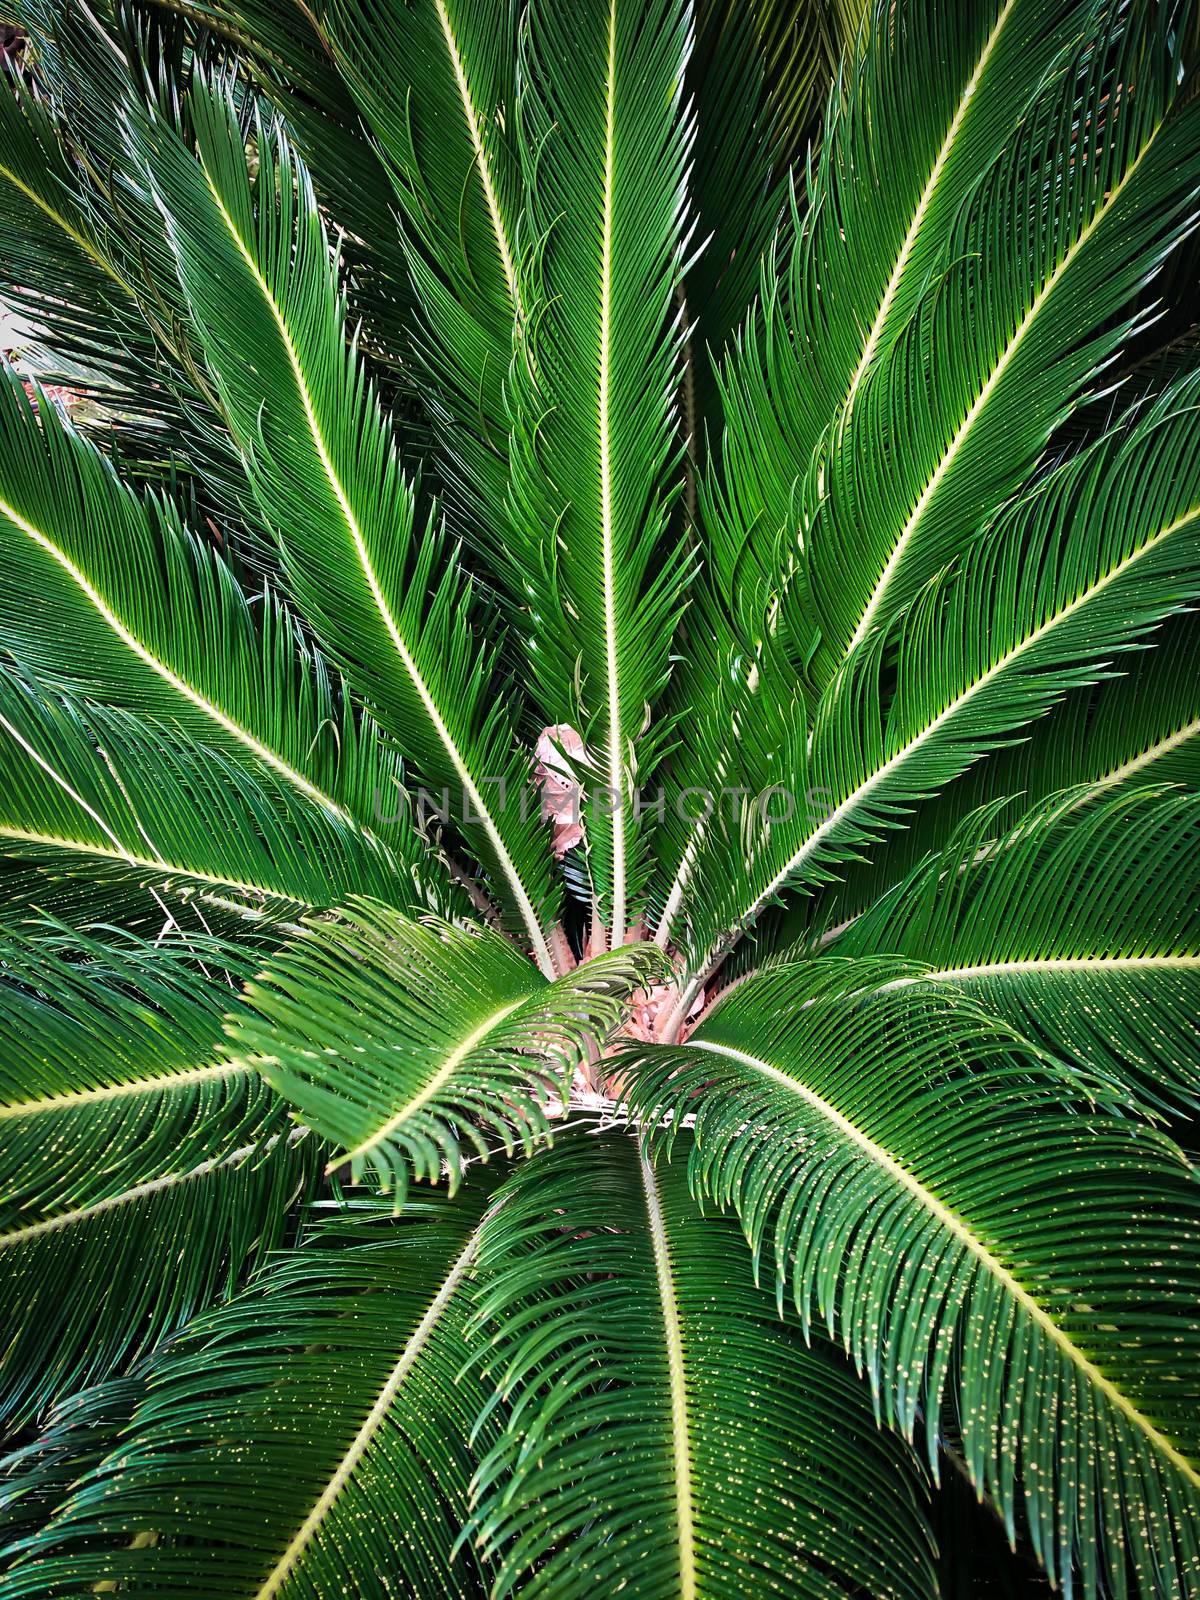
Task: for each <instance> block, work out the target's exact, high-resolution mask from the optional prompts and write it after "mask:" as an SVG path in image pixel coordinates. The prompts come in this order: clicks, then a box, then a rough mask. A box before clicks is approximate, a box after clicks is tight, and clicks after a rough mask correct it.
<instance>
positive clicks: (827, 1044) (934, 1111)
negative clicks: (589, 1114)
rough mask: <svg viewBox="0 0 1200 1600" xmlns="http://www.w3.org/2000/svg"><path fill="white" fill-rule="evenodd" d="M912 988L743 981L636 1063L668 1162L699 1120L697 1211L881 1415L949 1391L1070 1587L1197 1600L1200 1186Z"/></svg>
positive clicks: (812, 967)
mask: <svg viewBox="0 0 1200 1600" xmlns="http://www.w3.org/2000/svg"><path fill="white" fill-rule="evenodd" d="M897 975H903V968H901V969H899V973H898V971H897V968H896V966H895V965H894V964H893V965H891V966H889V964H888V963H887V962H886V961H883V962H875V963H872V962H870V961H869V960H864V961H860V962H844V963H843V962H835V961H833V959H832V958H830V959H829V960H826V961H818V962H810V963H804V964H801V965H799V966H795V967H786V968H781V969H779V970H778V971H776V972H775V973H773V974H769V975H763V976H760V977H759V978H757V979H753V980H751V981H749V982H747V983H744V984H742V985H741V986H740V987H739V988H738V989H736V990H735V991H734V992H733V993H731V994H730V995H729V997H728V999H727V1000H725V1001H724V1002H723V1003H722V1004H720V1005H719V1006H718V1007H717V1009H716V1010H715V1011H714V1012H713V1014H712V1016H711V1017H710V1018H709V1019H708V1020H707V1021H706V1022H704V1023H703V1024H702V1025H701V1026H700V1027H699V1028H698V1029H697V1030H696V1032H695V1034H694V1035H693V1036H692V1037H691V1039H690V1040H689V1041H688V1044H687V1046H685V1047H684V1048H682V1049H674V1050H671V1049H663V1048H661V1047H659V1048H654V1047H646V1048H644V1049H641V1050H639V1055H640V1057H641V1067H640V1069H639V1070H638V1073H637V1078H636V1083H635V1086H634V1090H633V1094H634V1099H635V1102H636V1104H637V1105H638V1107H639V1108H640V1110H641V1111H642V1113H643V1114H644V1115H645V1116H646V1118H647V1119H648V1124H649V1126H651V1127H653V1126H654V1124H655V1123H656V1122H657V1121H658V1119H659V1118H660V1117H663V1116H665V1117H666V1118H667V1133H666V1135H665V1138H666V1143H667V1145H668V1147H669V1143H670V1129H671V1127H673V1126H675V1125H677V1123H678V1121H679V1120H681V1119H682V1118H683V1117H684V1116H685V1115H686V1116H687V1117H689V1118H694V1127H695V1147H694V1151H693V1152H692V1154H691V1156H690V1161H689V1166H690V1174H691V1179H692V1184H693V1188H694V1190H695V1192H696V1193H697V1194H698V1195H700V1196H702V1197H711V1198H713V1199H714V1200H716V1201H718V1202H719V1203H720V1204H722V1205H728V1206H732V1207H733V1208H734V1209H736V1211H737V1212H738V1214H739V1216H740V1218H741V1220H742V1224H743V1227H744V1229H745V1232H746V1235H747V1238H748V1239H749V1241H750V1244H751V1246H752V1248H753V1250H754V1253H755V1256H756V1258H760V1259H763V1260H765V1262H766V1263H767V1265H768V1270H770V1267H771V1264H772V1263H773V1267H774V1278H775V1284H776V1290H777V1293H778V1295H779V1297H780V1299H781V1301H782V1300H783V1299H785V1298H786V1299H794V1300H795V1302H796V1305H797V1308H798V1309H799V1310H800V1312H801V1314H802V1316H803V1317H804V1320H805V1325H806V1326H807V1325H808V1323H809V1322H810V1320H812V1319H815V1318H817V1317H819V1318H820V1320H822V1321H823V1322H824V1323H825V1325H826V1326H827V1328H828V1329H829V1331H830V1332H831V1333H833V1334H835V1335H836V1336H837V1337H838V1338H839V1339H840V1340H841V1341H842V1343H843V1344H844V1345H845V1348H846V1349H847V1350H848V1351H849V1352H850V1354H851V1355H852V1356H853V1358H854V1360H855V1362H856V1364H857V1365H858V1367H859V1368H860V1370H862V1371H863V1372H864V1373H865V1374H866V1375H867V1376H868V1377H869V1379H870V1382H871V1387H872V1390H873V1392H874V1394H875V1396H876V1402H877V1405H878V1407H879V1409H880V1411H881V1412H882V1413H883V1415H884V1416H885V1417H887V1418H888V1419H891V1420H894V1421H896V1422H897V1423H898V1424H899V1425H900V1427H901V1428H902V1429H903V1430H904V1431H905V1432H906V1433H909V1434H911V1432H912V1430H913V1427H914V1425H915V1422H916V1419H917V1415H918V1410H919V1409H921V1410H924V1411H925V1413H926V1414H936V1411H937V1408H938V1406H939V1404H940V1402H941V1399H942V1396H943V1394H946V1393H949V1394H950V1395H952V1396H953V1398H954V1402H955V1404H956V1408H957V1413H958V1418H959V1425H960V1427H961V1431H962V1442H963V1449H964V1456H965V1460H966V1462H967V1465H968V1468H969V1470H970V1473H971V1476H972V1480H973V1481H974V1483H975V1484H976V1485H977V1487H978V1488H979V1489H980V1490H985V1491H986V1492H987V1493H989V1494H990V1495H991V1496H992V1497H993V1498H994V1499H995V1500H996V1502H997V1503H998V1505H999V1506H1000V1507H1001V1509H1002V1511H1003V1513H1004V1516H1005V1519H1006V1524H1007V1527H1008V1530H1009V1534H1010V1537H1013V1536H1014V1530H1015V1527H1016V1522H1017V1517H1018V1513H1020V1515H1021V1516H1022V1517H1023V1518H1025V1519H1026V1521H1027V1525H1028V1529H1029V1535H1030V1538H1031V1540H1032V1542H1033V1548H1034V1549H1035V1551H1036V1552H1037V1555H1038V1558H1039V1560H1041V1561H1042V1563H1043V1564H1044V1565H1045V1567H1046V1569H1047V1571H1048V1572H1049V1574H1050V1576H1051V1578H1052V1579H1055V1580H1056V1581H1057V1582H1059V1583H1061V1584H1063V1585H1064V1586H1065V1585H1067V1583H1068V1582H1074V1581H1075V1580H1074V1578H1073V1572H1075V1573H1076V1574H1077V1579H1078V1584H1079V1592H1081V1593H1082V1594H1084V1595H1087V1596H1089V1597H1091V1596H1095V1595H1097V1594H1099V1593H1101V1592H1102V1589H1103V1586H1104V1585H1106V1584H1113V1585H1116V1586H1117V1587H1118V1590H1119V1586H1120V1585H1121V1584H1122V1583H1123V1581H1124V1577H1125V1571H1126V1564H1127V1563H1128V1567H1129V1570H1130V1571H1132V1572H1133V1573H1135V1574H1136V1577H1137V1582H1138V1584H1139V1587H1140V1592H1143V1593H1145V1594H1148V1595H1161V1596H1164V1597H1165V1596H1168V1595H1177V1594H1183V1593H1186V1592H1187V1588H1188V1585H1189V1583H1190V1582H1191V1578H1190V1574H1191V1573H1193V1572H1194V1571H1195V1570H1196V1564H1197V1560H1198V1557H1200V1468H1198V1466H1197V1462H1198V1461H1200V1439H1198V1438H1197V1436H1196V1417H1197V1415H1200V1410H1198V1408H1197V1405H1196V1399H1197V1395H1198V1393H1200V1372H1197V1370H1196V1354H1195V1353H1196V1342H1195V1326H1196V1319H1195V1308H1196V1304H1197V1291H1198V1289H1200V1277H1198V1274H1197V1264H1196V1255H1195V1250H1194V1246H1193V1244H1192V1242H1191V1241H1193V1240H1194V1238H1195V1229H1196V1225H1197V1206H1198V1199H1197V1194H1198V1191H1197V1188H1196V1184H1195V1177H1194V1173H1193V1171H1192V1169H1191V1168H1190V1167H1189V1165H1188V1163H1187V1162H1186V1161H1185V1160H1184V1158H1183V1156H1182V1155H1181V1154H1180V1152H1179V1151H1178V1150H1177V1149H1176V1148H1175V1147H1174V1146H1173V1145H1172V1144H1171V1143H1170V1142H1169V1141H1168V1140H1167V1139H1165V1138H1164V1137H1162V1136H1160V1135H1158V1134H1156V1133H1154V1132H1153V1131H1152V1130H1151V1129H1149V1128H1148V1127H1147V1126H1146V1125H1145V1124H1144V1123H1138V1122H1135V1121H1133V1120H1132V1119H1130V1118H1128V1117H1125V1116H1121V1115H1119V1114H1116V1113H1115V1112H1114V1111H1112V1110H1109V1109H1095V1110H1090V1109H1088V1108H1087V1107H1086V1106H1083V1105H1080V1104H1079V1103H1078V1100H1077V1099H1075V1100H1073V1099H1072V1095H1071V1086H1070V1079H1069V1078H1068V1077H1066V1076H1065V1075H1064V1074H1061V1073H1058V1072H1055V1071H1053V1070H1052V1069H1050V1068H1049V1067H1045V1068H1043V1067H1041V1066H1039V1065H1038V1064H1037V1063H1035V1062H1034V1060H1033V1059H1032V1058H1031V1057H1029V1056H1028V1055H1026V1054H1024V1053H1023V1051H1022V1049H1021V1048H1020V1047H1019V1046H1017V1045H1015V1044H1014V1042H1013V1041H1012V1039H1011V1037H1009V1036H1006V1035H1005V1034H1004V1033H1003V1032H1002V1031H1001V1027H1000V1025H999V1024H997V1023H994V1022H991V1021H989V1019H987V1017H986V1016H985V1015H984V1014H983V1013H982V1012H980V1011H978V1010H977V1009H976V1008H974V1007H972V1006H971V1005H970V1003H969V1002H967V1001H965V1000H964V999H963V998H962V997H961V996H952V995H951V994H949V993H948V992H947V991H946V990H945V989H942V988H940V987H938V986H928V987H921V986H919V985H918V986H912V985H908V986H902V987H896V986H894V984H895V978H896V976H897ZM880 985H882V986H883V987H882V988H880V987H879V986H880ZM1076 1092H1077V1091H1076ZM934 1448H935V1441H934V1440H932V1439H931V1442H930V1450H931V1453H932V1452H933V1450H934Z"/></svg>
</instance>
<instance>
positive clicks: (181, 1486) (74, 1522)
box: [0, 1183, 488, 1600]
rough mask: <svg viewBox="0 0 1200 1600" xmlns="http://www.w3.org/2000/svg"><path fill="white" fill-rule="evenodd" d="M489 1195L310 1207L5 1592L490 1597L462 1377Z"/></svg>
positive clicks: (3, 1586) (426, 1599)
mask: <svg viewBox="0 0 1200 1600" xmlns="http://www.w3.org/2000/svg"><path fill="white" fill-rule="evenodd" d="M486 1198H487V1190H486V1188H485V1187H483V1186H481V1185H478V1184H475V1183H472V1184H471V1185H468V1186H467V1187H466V1188H465V1189H464V1190H463V1191H462V1192H461V1193H460V1194H459V1195H458V1196H457V1197H456V1199H455V1200H454V1201H453V1202H445V1201H443V1202H442V1203H435V1202H434V1201H432V1200H430V1201H423V1202H422V1203H421V1204H420V1205H417V1204H412V1205H410V1206H409V1207H408V1209H407V1210H406V1212H405V1214H404V1216H403V1217H401V1218H399V1219H397V1218H394V1217H392V1216H391V1214H390V1212H389V1211H388V1210H387V1209H386V1208H380V1207H379V1206H377V1205H370V1204H368V1203H363V1202H359V1203H357V1204H356V1205H355V1206H354V1207H353V1208H351V1209H348V1210H345V1211H342V1212H340V1213H335V1214H333V1215H330V1216H328V1217H323V1216H322V1215H321V1214H320V1213H319V1212H318V1213H315V1214H314V1215H313V1216H312V1218H311V1220H310V1221H308V1222H307V1223H306V1225H305V1228H304V1231H303V1233H302V1236H301V1239H300V1241H299V1242H298V1244H297V1245H296V1246H295V1247H294V1248H292V1249H291V1250H289V1251H288V1252H287V1253H286V1254H281V1255H279V1256H277V1257H276V1258H275V1259H274V1260H273V1261H272V1262H270V1263H269V1264H268V1265H267V1266H266V1267H265V1268H264V1269H263V1270H262V1271H261V1272H260V1273H259V1275H258V1276H257V1277H256V1279H255V1280H254V1282H253V1284H252V1285H251V1286H250V1287H249V1288H248V1289H247V1290H246V1291H245V1292H244V1293H242V1294H241V1295H239V1296H237V1297H236V1298H235V1299H233V1300H231V1301H230V1302H229V1303H228V1304H227V1305H224V1306H222V1307H220V1308H219V1309H217V1310H215V1311H213V1312H212V1313H211V1314H209V1315H208V1316H205V1317H201V1318H198V1319H196V1320H195V1321H194V1322H193V1324H192V1325H191V1327H190V1328H188V1329H187V1331H186V1332H185V1333H184V1334H183V1335H181V1336H180V1337H179V1338H177V1339H176V1340H174V1341H173V1343H172V1344H171V1345H170V1346H169V1347H168V1348H167V1349H166V1350H164V1351H163V1352H162V1353H161V1354H160V1355H159V1356H158V1357H157V1358H156V1360H155V1361H154V1363H153V1364H152V1366H151V1368H150V1371H149V1378H148V1388H147V1392H146V1396H145V1399H144V1400H143V1401H142V1402H141V1404H140V1405H139V1406H138V1408H137V1410H136V1412H135V1413H134V1416H133V1419H132V1423H131V1424H130V1427H129V1429H128V1432H127V1433H126V1434H125V1436H124V1437H123V1438H122V1439H121V1441H120V1443H119V1444H118V1446H117V1447H116V1449H115V1450H114V1451H113V1452H112V1453H111V1455H109V1456H108V1457H107V1459H106V1460H105V1461H103V1462H102V1463H101V1464H100V1466H99V1467H98V1468H96V1469H95V1470H94V1471H93V1472H91V1473H90V1474H89V1475H88V1476H87V1477H85V1478H84V1479H83V1481H82V1482H80V1483H79V1484H78V1485H77V1486H76V1487H75V1489H74V1490H73V1492H72V1493H71V1495H70V1497H69V1499H68V1500H67V1501H66V1503H65V1505H63V1506H61V1507H60V1508H59V1510H58V1512H57V1515H56V1516H55V1517H54V1519H53V1520H52V1521H51V1522H50V1523H49V1525H48V1526H47V1527H46V1528H45V1529H44V1530H42V1531H41V1532H39V1533H36V1534H34V1535H32V1536H31V1537H30V1538H28V1539H27V1540H26V1541H24V1542H23V1543H22V1544H20V1545H18V1546H17V1547H16V1550H15V1552H14V1554H15V1556H16V1558H17V1559H15V1560H14V1563H13V1565H12V1567H11V1568H10V1570H9V1572H8V1574H7V1576H6V1577H5V1578H3V1579H0V1595H3V1596H4V1600H18V1597H19V1596H33V1595H37V1596H39V1597H42V1600H50V1597H51V1596H55V1595H58V1596H67V1595H78V1594H79V1593H80V1592H81V1590H82V1591H84V1592H91V1591H92V1589H93V1588H94V1587H99V1586H114V1587H120V1588H125V1587H127V1586H128V1587H130V1588H131V1589H132V1591H133V1592H134V1593H141V1594H151V1593H155V1594H166V1593H170V1594H175V1595H193V1596H195V1597H196V1600H201V1597H203V1600H216V1597H218V1596H230V1597H234V1596H236V1597H237V1600H249V1597H251V1596H252V1597H254V1600H273V1597H275V1596H280V1595H286V1596H288V1597H289V1600H292V1597H297V1600H298V1597H300V1596H306V1597H311V1600H318V1597H320V1600H325V1597H327V1596H329V1595H331V1594H338V1593H343V1592H348V1593H352V1594H354V1595H360V1596H362V1597H363V1600H367V1597H371V1600H375V1597H378V1600H383V1597H384V1596H386V1595H390V1594H396V1593H402V1594H405V1595H411V1596H413V1597H415V1600H451V1597H453V1600H483V1597H484V1596H485V1595H486V1594H487V1593H488V1585H487V1582H486V1577H485V1574H484V1572H483V1570H482V1569H481V1565H480V1562H479V1560H478V1558H477V1556H476V1555H475V1554H474V1552H473V1551H472V1550H471V1549H470V1548H464V1549H463V1550H461V1551H456V1550H455V1539H456V1536H457V1534H458V1531H459V1528H460V1527H461V1525H462V1522H463V1520H464V1518H465V1516H466V1512H467V1503H468V1502H467V1496H468V1485H469V1482H470V1476H471V1471H472V1466H473V1459H472V1456H471V1453H470V1448H469V1438H470V1434H471V1429H472V1426H473V1424H474V1423H475V1420H476V1418H477V1417H478V1415H479V1414H480V1412H481V1411H482V1409H483V1407H484V1403H485V1400H486V1395H485V1393H484V1391H483V1389H482V1386H481V1384H480V1382H479V1380H478V1378H476V1377H473V1376H472V1375H471V1374H470V1373H469V1372H468V1373H464V1372H463V1367H464V1363H465V1361H466V1355H467V1351H466V1346H465V1343H464V1338H463V1325H464V1321H465V1319H466V1316H467V1314H468V1312H469V1310H470V1307H471V1301H470V1298H469V1286H470V1273H471V1270H472V1267H473V1263H474V1257H475V1253H476V1249H477V1243H478V1232H477V1228H478V1223H479V1218H480V1214H481V1211H482V1206H483V1203H484V1201H485V1200H486ZM215 1374H219V1379H218V1380H217V1381H214V1375H215ZM487 1438H488V1433H487V1432H486V1431H485V1433H484V1435H483V1442H484V1443H486V1441H487Z"/></svg>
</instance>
